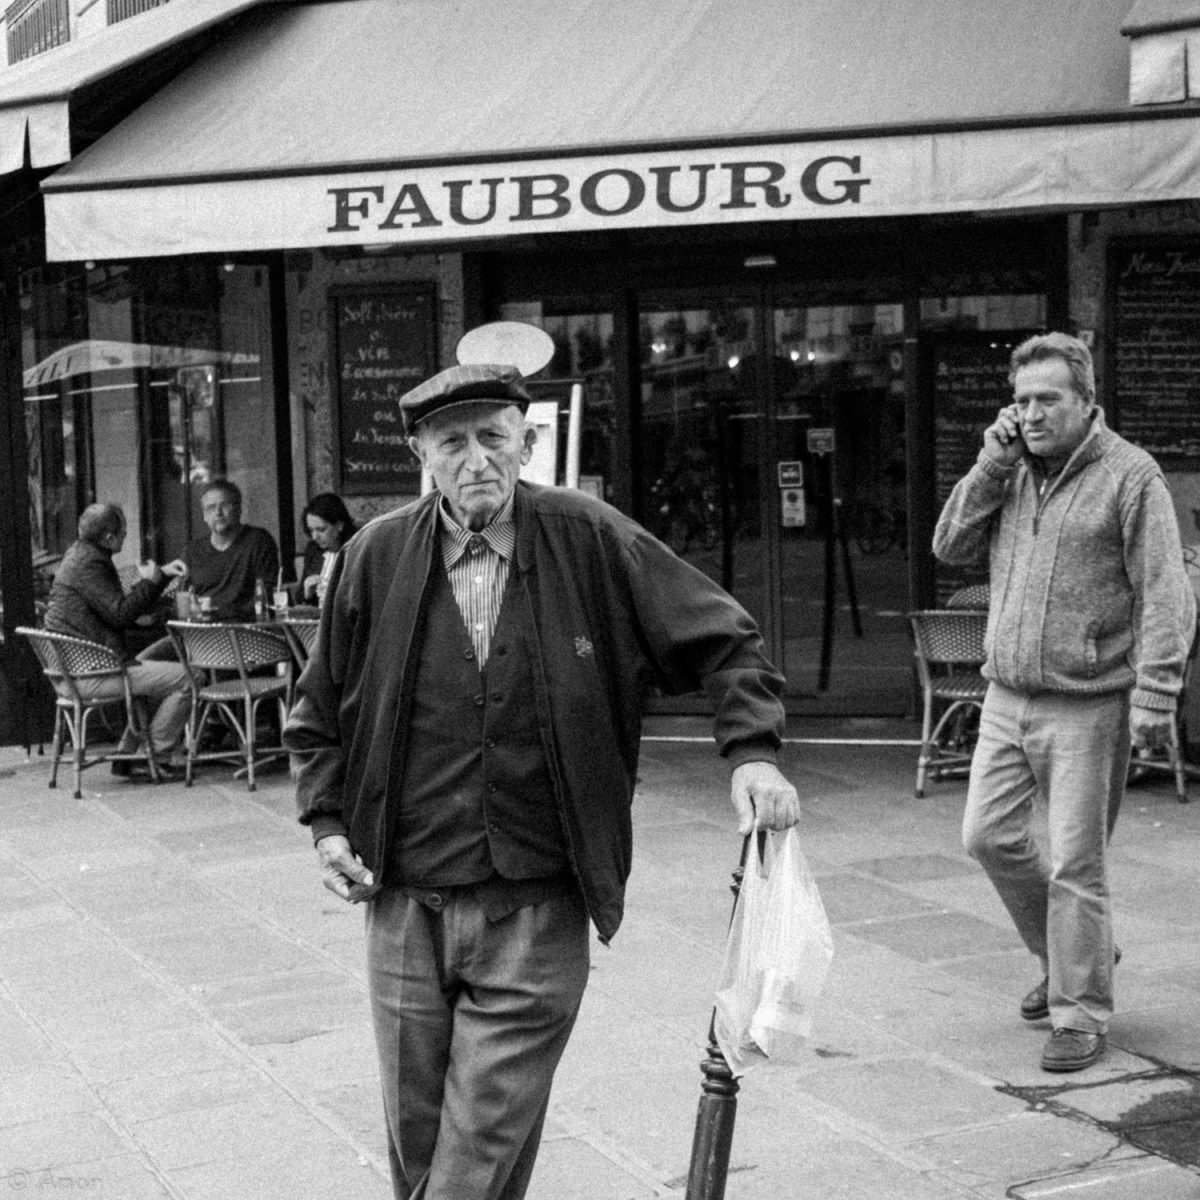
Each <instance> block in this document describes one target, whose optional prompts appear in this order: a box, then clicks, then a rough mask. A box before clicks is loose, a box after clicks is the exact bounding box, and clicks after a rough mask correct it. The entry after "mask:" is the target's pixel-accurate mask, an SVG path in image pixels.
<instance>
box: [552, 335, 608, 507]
mask: <svg viewBox="0 0 1200 1200" xmlns="http://www.w3.org/2000/svg"><path fill="white" fill-rule="evenodd" d="M541 324H542V328H543V329H544V330H545V331H546V332H547V333H548V334H549V335H550V337H551V338H552V339H553V340H554V357H553V359H551V361H550V365H549V366H548V367H547V368H546V369H545V371H543V372H542V373H541V374H540V375H539V376H538V379H539V380H545V381H547V382H550V383H551V386H550V387H549V388H543V387H538V388H536V389H535V390H536V391H537V392H538V396H537V397H536V398H538V399H541V398H544V397H543V392H545V391H550V392H553V394H554V396H555V398H557V399H558V401H559V408H560V426H561V429H560V434H559V444H560V445H562V446H565V445H566V417H567V413H566V407H567V404H568V403H569V400H570V385H571V384H574V383H578V384H580V385H581V386H582V388H583V422H582V428H581V430H580V445H579V476H580V486H581V487H583V488H585V489H586V490H588V491H590V492H592V493H593V494H594V495H597V496H599V497H600V498H601V499H604V500H608V501H611V500H612V499H613V494H612V455H613V436H614V412H615V376H614V369H613V318H612V313H610V312H591V313H556V314H552V315H547V316H544V317H543V318H542V322H541ZM546 398H548V397H546Z"/></svg>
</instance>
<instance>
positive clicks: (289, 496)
mask: <svg viewBox="0 0 1200 1200" xmlns="http://www.w3.org/2000/svg"><path fill="white" fill-rule="evenodd" d="M267 297H268V298H267V303H268V305H269V308H270V321H271V379H272V391H273V394H274V401H275V487H276V490H277V491H278V493H279V509H278V512H279V561H280V563H281V564H283V568H284V573H285V576H286V573H287V569H288V564H290V563H294V562H295V561H296V511H295V509H296V506H295V501H294V498H293V496H294V493H293V489H294V487H295V477H294V473H293V470H292V397H291V392H292V388H291V377H290V375H289V373H288V320H287V277H286V274H285V271H284V263H283V255H282V254H272V255H271V256H270V257H269V258H268V260H267Z"/></svg>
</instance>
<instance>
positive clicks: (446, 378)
mask: <svg viewBox="0 0 1200 1200" xmlns="http://www.w3.org/2000/svg"><path fill="white" fill-rule="evenodd" d="M523 378H524V376H522V374H521V372H520V371H518V370H517V368H516V367H511V366H508V365H506V364H503V363H467V364H465V365H462V366H457V367H448V368H447V369H446V370H444V371H439V372H438V373H437V374H436V375H435V376H434V377H433V378H432V379H427V380H426V381H425V382H424V383H422V384H420V385H418V386H417V387H415V388H413V390H412V391H411V392H406V393H405V394H404V395H403V396H401V397H400V413H401V416H402V417H403V418H404V432H405V433H411V432H412V431H413V430H414V429H415V428H416V427H417V426H418V425H419V424H420V423H421V422H422V421H424V420H425V419H426V418H427V417H431V416H433V414H434V413H436V412H441V411H442V409H444V408H453V407H454V406H455V405H457V404H489V403H490V404H504V405H508V404H515V405H516V406H517V407H518V408H519V409H520V410H521V411H522V412H524V411H525V410H526V409H527V408H528V407H529V393H528V392H527V391H526V390H525V388H524V386H523V385H522V380H523Z"/></svg>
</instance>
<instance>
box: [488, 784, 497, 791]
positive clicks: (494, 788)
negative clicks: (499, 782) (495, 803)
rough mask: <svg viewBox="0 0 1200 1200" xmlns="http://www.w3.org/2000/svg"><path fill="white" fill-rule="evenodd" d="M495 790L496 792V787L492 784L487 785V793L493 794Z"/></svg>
mask: <svg viewBox="0 0 1200 1200" xmlns="http://www.w3.org/2000/svg"><path fill="white" fill-rule="evenodd" d="M495 790H496V785H495V784H494V783H489V784H488V791H489V792H494V791H495Z"/></svg>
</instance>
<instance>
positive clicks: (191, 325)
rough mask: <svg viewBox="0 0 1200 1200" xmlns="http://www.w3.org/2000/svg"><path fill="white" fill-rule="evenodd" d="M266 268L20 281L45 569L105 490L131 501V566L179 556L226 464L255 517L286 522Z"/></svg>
mask: <svg viewBox="0 0 1200 1200" xmlns="http://www.w3.org/2000/svg"><path fill="white" fill-rule="evenodd" d="M265 274H266V273H265V271H264V270H263V269H261V268H258V267H254V266H241V265H238V266H234V267H233V269H232V270H230V269H224V270H221V269H218V267H217V266H216V265H215V264H213V263H211V262H208V261H206V260H188V261H182V262H180V261H170V262H162V263H141V264H136V265H131V264H119V263H118V264H112V263H109V264H104V265H102V266H99V267H88V268H83V267H80V266H79V265H77V264H62V265H59V264H52V265H50V266H47V267H42V268H38V269H36V270H33V271H30V272H28V273H26V275H25V276H24V277H23V278H22V291H21V309H22V318H23V320H22V331H21V332H22V353H23V366H24V385H25V394H24V402H25V428H26V443H27V449H28V464H29V511H30V527H31V535H32V536H31V540H32V547H31V550H32V554H33V558H34V562H35V566H36V565H37V564H38V563H49V564H50V566H49V568H48V569H47V570H44V571H43V572H42V573H43V574H48V573H52V570H53V564H54V563H56V562H57V560H58V557H60V556H61V554H62V553H63V551H64V550H65V549H66V547H67V546H68V545H69V544H70V542H71V541H72V540H73V539H74V537H75V527H76V523H77V520H78V516H79V513H80V512H81V511H82V509H83V508H84V507H86V506H87V505H88V504H90V503H92V502H94V501H96V500H101V501H105V502H112V503H116V504H120V505H121V506H122V508H123V509H124V510H125V514H126V518H127V521H128V524H129V537H128V539H127V540H126V544H125V550H124V553H123V555H122V559H123V562H125V563H128V562H135V561H137V560H138V559H140V558H143V557H155V558H158V559H160V560H164V559H166V558H169V557H174V556H175V555H176V554H178V553H179V551H180V550H181V549H182V547H183V545H184V543H185V542H186V541H187V540H189V539H190V538H191V537H192V536H194V535H195V534H196V533H197V532H198V531H199V530H200V528H201V527H202V526H201V522H200V517H199V506H198V491H199V489H200V488H201V487H202V486H203V484H204V483H205V482H206V481H207V480H208V479H210V478H212V477H213V476H215V475H220V474H228V475H230V476H231V477H233V478H234V479H235V481H236V482H237V483H238V484H239V485H240V486H241V487H242V489H243V492H244V493H245V494H246V510H247V513H248V516H249V519H251V520H253V521H254V523H256V524H262V525H266V526H268V527H269V528H273V527H274V526H276V525H277V523H278V516H277V513H278V504H279V500H278V494H277V487H276V472H275V455H274V453H273V450H272V446H271V443H270V441H264V434H266V433H268V431H270V430H272V429H273V427H274V425H273V411H274V406H273V399H272V394H271V373H270V359H269V354H268V353H267V347H268V346H269V307H268V298H267V287H266V278H265ZM118 565H119V566H120V565H123V563H118ZM37 574H38V572H37V571H35V576H36V575H37ZM36 586H38V584H37V582H36V580H35V587H36Z"/></svg>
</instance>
